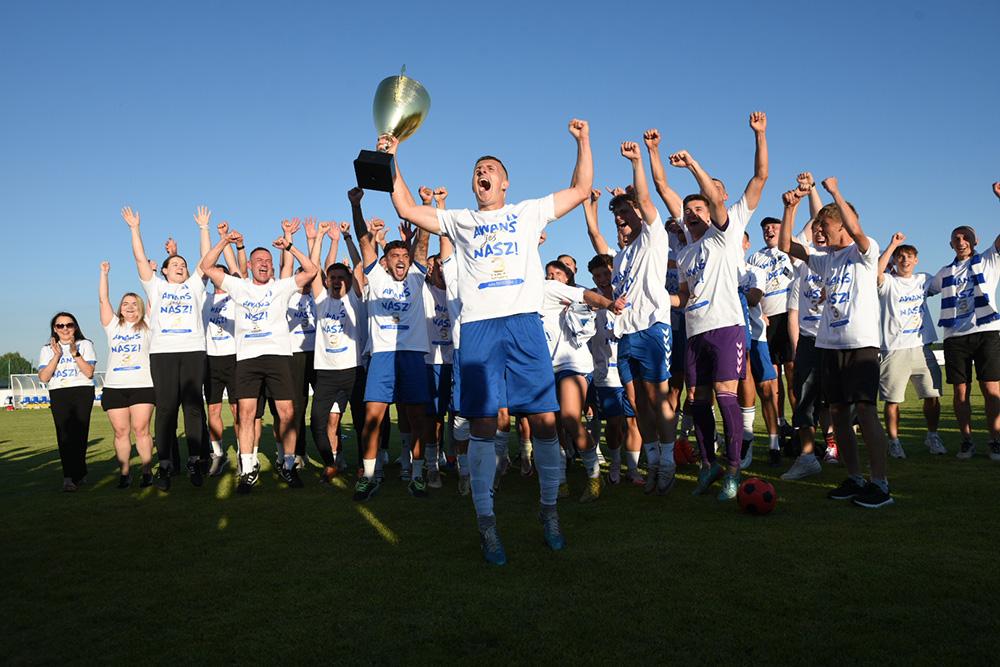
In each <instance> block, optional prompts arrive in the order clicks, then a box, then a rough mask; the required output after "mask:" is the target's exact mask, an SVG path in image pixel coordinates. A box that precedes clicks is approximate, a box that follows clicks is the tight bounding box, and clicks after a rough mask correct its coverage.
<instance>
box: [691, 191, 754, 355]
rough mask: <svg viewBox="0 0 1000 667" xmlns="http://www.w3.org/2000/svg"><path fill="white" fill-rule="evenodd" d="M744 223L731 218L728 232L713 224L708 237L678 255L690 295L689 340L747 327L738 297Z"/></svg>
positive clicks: (702, 238)
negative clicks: (725, 329) (702, 334)
mask: <svg viewBox="0 0 1000 667" xmlns="http://www.w3.org/2000/svg"><path fill="white" fill-rule="evenodd" d="M740 202H743V200H742V199H741V200H740ZM734 208H735V207H734ZM740 219H741V218H730V219H729V224H728V225H726V229H725V230H722V229H719V228H718V227H717V226H715V225H714V224H712V223H709V225H708V230H707V231H706V232H705V235H704V236H702V237H701V238H700V239H698V240H697V241H692V242H691V243H689V244H687V245H686V246H684V248H682V249H681V251H680V253H678V255H677V268H678V270H679V274H680V279H681V280H683V281H684V282H686V283H687V287H688V293H689V297H688V302H687V307H686V308H685V309H684V316H685V324H686V326H687V335H688V337H689V338H690V337H691V336H697V335H698V334H701V333H704V332H706V331H713V330H715V329H721V328H723V327H729V326H736V325H739V326H746V321H745V320H744V318H743V304H741V303H740V297H739V294H738V293H737V290H738V288H739V269H740V266H741V265H742V264H743V262H742V261H741V257H742V253H743V228H741V227H740V226H739V224H738V221H739V220H740Z"/></svg>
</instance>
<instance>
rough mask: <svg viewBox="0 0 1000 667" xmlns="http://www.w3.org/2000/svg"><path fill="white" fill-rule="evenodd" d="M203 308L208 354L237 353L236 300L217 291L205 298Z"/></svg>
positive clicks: (223, 355)
mask: <svg viewBox="0 0 1000 667" xmlns="http://www.w3.org/2000/svg"><path fill="white" fill-rule="evenodd" d="M203 310H204V317H203V318H202V319H203V320H204V322H205V342H206V351H207V352H208V356H210V357H227V356H229V355H232V354H236V302H234V301H233V299H232V297H231V296H229V294H226V293H223V292H216V293H214V294H212V296H211V297H210V298H208V299H206V300H205V306H204V308H203Z"/></svg>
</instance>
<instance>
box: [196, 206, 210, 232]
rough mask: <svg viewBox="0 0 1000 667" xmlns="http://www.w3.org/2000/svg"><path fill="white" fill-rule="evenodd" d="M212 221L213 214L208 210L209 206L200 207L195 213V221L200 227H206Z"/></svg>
mask: <svg viewBox="0 0 1000 667" xmlns="http://www.w3.org/2000/svg"><path fill="white" fill-rule="evenodd" d="M211 219H212V212H211V211H209V210H208V207H207V206H199V207H198V208H197V210H195V212H194V221H195V222H197V223H198V226H199V227H204V226H205V225H207V224H208V221H209V220H211Z"/></svg>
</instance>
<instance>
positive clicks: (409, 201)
mask: <svg viewBox="0 0 1000 667" xmlns="http://www.w3.org/2000/svg"><path fill="white" fill-rule="evenodd" d="M378 143H379V148H380V150H384V151H385V152H386V153H389V154H390V155H393V156H395V160H396V177H395V179H394V180H393V182H392V205H393V206H394V207H395V208H396V215H398V216H399V217H400V218H402V219H403V220H409V221H410V222H412V223H413V224H414V225H416V226H417V227H419V228H420V229H425V230H427V231H428V232H430V233H431V234H440V233H441V225H440V224H439V223H438V218H437V211H435V210H434V207H432V206H417V202H416V200H415V199H414V198H413V195H412V194H410V188H409V187H408V186H407V185H406V181H404V180H403V172H402V171H400V169H399V157H398V156H396V151H397V149H398V148H399V140H398V139H396V138H395V137H391V136H389V135H382V136H381V137H379V138H378ZM360 236H361V231H360V230H358V237H359V238H360Z"/></svg>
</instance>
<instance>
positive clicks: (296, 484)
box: [281, 468, 302, 489]
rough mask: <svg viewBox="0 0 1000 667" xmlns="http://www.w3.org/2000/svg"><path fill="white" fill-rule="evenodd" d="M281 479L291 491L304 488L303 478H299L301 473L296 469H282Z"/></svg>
mask: <svg viewBox="0 0 1000 667" xmlns="http://www.w3.org/2000/svg"><path fill="white" fill-rule="evenodd" d="M281 479H282V481H283V482H285V484H287V485H288V488H290V489H301V488H302V478H301V477H299V471H298V469H296V468H282V469H281Z"/></svg>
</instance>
